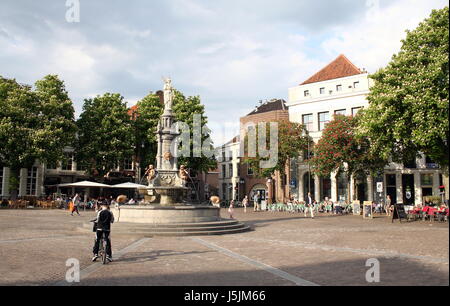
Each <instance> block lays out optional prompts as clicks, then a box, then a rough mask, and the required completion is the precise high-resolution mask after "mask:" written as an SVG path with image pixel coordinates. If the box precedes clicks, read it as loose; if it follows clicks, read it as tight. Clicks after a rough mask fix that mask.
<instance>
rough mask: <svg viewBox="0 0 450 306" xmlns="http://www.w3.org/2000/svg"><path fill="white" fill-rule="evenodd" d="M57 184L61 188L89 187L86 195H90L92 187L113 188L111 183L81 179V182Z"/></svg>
mask: <svg viewBox="0 0 450 306" xmlns="http://www.w3.org/2000/svg"><path fill="white" fill-rule="evenodd" d="M56 186H57V187H58V189H59V188H60V187H80V188H86V189H87V193H86V195H89V193H90V189H91V188H111V186H110V185H106V184H101V183H97V182H91V181H81V182H76V183H66V184H58V185H56ZM85 208H86V206H85Z"/></svg>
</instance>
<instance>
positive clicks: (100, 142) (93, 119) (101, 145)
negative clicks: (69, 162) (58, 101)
mask: <svg viewBox="0 0 450 306" xmlns="http://www.w3.org/2000/svg"><path fill="white" fill-rule="evenodd" d="M77 126H78V139H77V144H76V159H77V161H78V163H80V164H81V165H82V166H84V167H86V169H87V171H88V172H89V173H91V174H93V175H94V176H95V175H104V174H105V173H107V172H108V171H110V170H111V169H114V168H116V167H117V165H118V163H121V162H123V161H124V160H125V159H129V158H132V156H133V153H134V149H135V148H134V146H135V140H134V131H133V127H132V122H131V118H130V116H129V115H128V109H127V106H126V102H124V101H123V97H122V96H121V95H120V94H117V93H115V94H113V93H105V94H104V95H102V96H97V97H95V98H91V99H85V100H84V105H83V112H82V113H81V115H80V118H79V119H78V121H77Z"/></svg>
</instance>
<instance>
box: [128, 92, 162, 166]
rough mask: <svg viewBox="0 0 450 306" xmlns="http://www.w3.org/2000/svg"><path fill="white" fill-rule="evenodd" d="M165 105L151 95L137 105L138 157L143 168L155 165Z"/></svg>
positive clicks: (154, 95)
mask: <svg viewBox="0 0 450 306" xmlns="http://www.w3.org/2000/svg"><path fill="white" fill-rule="evenodd" d="M163 108H164V106H163V104H162V103H161V101H160V98H159V96H158V95H157V94H154V93H150V94H148V95H147V96H145V97H144V98H143V99H142V100H140V101H139V102H138V103H137V107H136V109H135V112H134V114H132V116H133V117H134V120H133V128H134V133H135V142H136V145H135V147H136V152H135V154H136V156H137V157H138V159H139V161H140V164H141V168H145V167H147V165H149V164H154V162H155V159H156V153H157V150H158V148H157V143H156V134H155V133H156V127H157V125H158V122H159V118H160V116H161V114H162V111H163Z"/></svg>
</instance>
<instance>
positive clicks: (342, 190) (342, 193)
mask: <svg viewBox="0 0 450 306" xmlns="http://www.w3.org/2000/svg"><path fill="white" fill-rule="evenodd" d="M336 180H337V189H338V190H337V195H338V201H346V200H347V186H348V178H347V175H345V173H344V172H339V175H338V176H337V177H336Z"/></svg>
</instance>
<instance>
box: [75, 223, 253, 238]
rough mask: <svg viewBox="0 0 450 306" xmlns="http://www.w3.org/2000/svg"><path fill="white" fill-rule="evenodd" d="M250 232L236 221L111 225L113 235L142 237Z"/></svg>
mask: <svg viewBox="0 0 450 306" xmlns="http://www.w3.org/2000/svg"><path fill="white" fill-rule="evenodd" d="M78 229H79V230H81V231H87V230H92V223H85V224H83V227H82V228H78ZM249 230H251V228H250V227H249V226H247V225H246V224H243V223H240V222H239V221H237V220H221V221H217V222H198V223H166V224H145V223H140V224H137V223H127V222H118V223H115V224H113V227H112V232H113V233H114V234H133V235H143V236H196V235H224V234H234V233H242V232H246V231H249Z"/></svg>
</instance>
